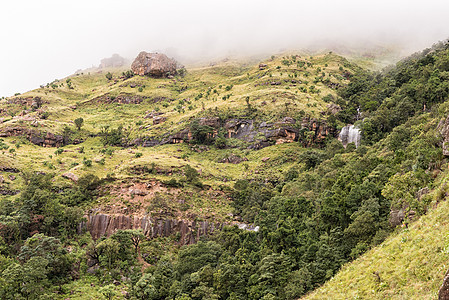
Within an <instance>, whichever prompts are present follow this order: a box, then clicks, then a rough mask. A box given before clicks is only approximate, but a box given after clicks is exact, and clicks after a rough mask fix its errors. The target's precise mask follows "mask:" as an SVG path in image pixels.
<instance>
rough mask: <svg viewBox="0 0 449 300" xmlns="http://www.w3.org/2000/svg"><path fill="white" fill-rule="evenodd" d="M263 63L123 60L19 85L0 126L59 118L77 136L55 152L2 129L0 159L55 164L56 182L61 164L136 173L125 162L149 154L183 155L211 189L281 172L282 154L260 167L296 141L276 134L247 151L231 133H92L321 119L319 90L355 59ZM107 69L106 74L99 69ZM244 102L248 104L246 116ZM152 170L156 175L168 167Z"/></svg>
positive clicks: (161, 161)
mask: <svg viewBox="0 0 449 300" xmlns="http://www.w3.org/2000/svg"><path fill="white" fill-rule="evenodd" d="M263 63H265V64H266V66H265V67H263V70H260V69H259V66H258V65H250V66H243V65H242V64H241V63H237V62H235V61H224V62H220V63H218V64H217V65H214V66H209V67H202V68H196V69H189V70H188V72H187V75H186V76H185V77H179V76H178V77H175V78H172V79H167V78H159V79H157V78H150V77H141V76H132V77H131V78H126V77H124V76H123V74H122V73H123V72H124V71H126V70H122V69H120V70H116V69H107V70H96V69H91V70H87V71H85V72H80V73H77V74H74V75H72V76H69V77H67V78H64V79H61V80H56V81H54V82H52V83H48V84H47V85H43V86H42V87H41V88H39V89H36V90H33V91H31V92H28V93H26V94H23V95H20V96H17V97H11V98H7V99H3V100H1V101H0V107H2V123H1V124H0V131H1V130H2V129H3V130H5V129H8V128H17V127H18V128H24V129H30V130H35V131H39V132H44V133H45V132H51V133H54V134H60V135H62V134H64V128H66V130H67V131H69V132H70V134H71V135H72V139H79V140H82V141H84V142H83V143H81V144H78V145H67V146H64V147H62V148H60V149H61V150H58V151H59V152H58V151H56V149H55V148H43V147H39V146H36V145H33V144H32V143H30V142H29V141H27V139H26V137H25V136H17V137H7V138H3V144H4V145H5V147H4V148H5V149H4V150H3V151H2V155H3V156H4V158H5V159H4V160H2V161H3V162H4V164H6V162H7V161H14V164H16V165H18V166H20V168H18V169H20V171H22V172H24V171H25V172H32V171H34V170H41V171H44V172H54V173H56V175H58V176H56V177H55V180H56V181H57V182H59V183H60V184H61V185H64V184H67V183H69V182H70V181H69V180H67V179H64V178H62V177H60V175H61V174H63V173H66V172H70V173H74V174H75V175H77V176H82V175H83V174H94V175H96V176H98V177H100V178H104V177H106V176H107V175H108V174H109V175H110V176H114V177H115V178H117V179H121V180H131V179H132V178H134V177H135V175H134V174H132V172H131V170H132V168H133V167H136V166H150V165H151V164H154V165H155V167H157V168H159V169H161V170H167V171H169V170H174V169H179V168H181V167H183V166H185V165H186V164H189V165H191V166H192V167H194V168H196V169H197V170H201V177H202V178H203V180H204V183H205V184H207V185H210V186H212V187H213V188H215V189H216V188H218V187H219V186H221V185H225V186H230V185H231V184H232V183H233V182H235V181H236V180H238V179H244V178H247V177H248V176H250V174H253V175H254V172H257V173H259V172H260V173H259V176H260V177H264V176H275V177H276V176H278V177H279V176H282V174H283V173H284V172H286V170H287V169H289V168H290V167H291V164H292V163H291V162H286V163H283V164H280V165H278V166H276V168H269V169H267V168H266V165H267V164H266V163H264V162H262V161H261V158H263V157H270V158H271V159H272V160H274V161H275V160H277V158H280V157H282V156H284V153H286V152H292V151H302V149H301V147H300V146H299V145H297V144H289V145H287V144H285V145H279V146H276V147H268V148H266V149H263V150H261V151H258V152H252V151H249V150H245V148H246V146H247V145H246V144H245V143H242V142H240V141H238V140H234V141H231V143H235V145H234V146H233V147H232V148H230V149H222V150H220V149H212V151H206V152H203V153H198V152H199V151H195V150H194V149H193V148H192V147H189V146H187V145H181V144H180V145H164V146H157V147H140V146H135V147H132V149H125V148H122V147H116V146H110V147H105V146H104V145H103V143H102V142H101V140H100V138H99V137H95V136H96V135H98V134H99V132H101V130H102V129H104V128H110V129H116V128H118V127H119V126H122V127H123V131H124V132H125V134H126V137H127V139H129V140H133V139H136V138H141V137H161V136H163V135H167V134H173V133H176V132H178V131H180V130H182V129H185V128H188V126H189V124H190V122H191V120H192V119H195V118H198V117H211V116H218V117H220V118H247V119H248V118H250V119H255V120H257V122H264V121H265V122H273V121H278V120H281V119H282V118H284V117H287V116H288V117H293V118H298V116H309V117H317V118H324V119H325V118H326V115H324V116H321V114H320V113H321V112H325V111H326V110H327V107H326V106H327V104H328V103H326V102H325V101H323V97H325V96H327V97H328V99H337V95H336V90H335V86H334V85H332V84H336V85H344V84H346V83H347V82H348V81H347V79H345V78H344V76H349V75H350V74H352V73H353V72H354V71H355V70H356V69H357V67H355V66H354V65H351V64H350V63H349V62H347V61H346V60H345V59H344V58H342V57H339V56H337V55H333V54H327V55H319V56H315V57H312V56H307V57H301V56H299V55H291V56H288V57H286V56H285V57H272V58H271V59H268V60H267V61H265V62H263ZM109 72H110V73H111V74H112V79H111V80H108V79H107V78H106V76H105V75H106V74H107V73H109ZM292 82H293V83H292ZM36 97H40V98H41V99H42V106H41V107H39V108H38V109H34V108H32V107H31V102H32V100H28V102H26V99H34V98H36ZM120 97H123V98H126V97H128V98H132V99H138V101H137V102H136V103H130V104H126V103H118V102H117V101H114V100H116V99H119V98H120ZM327 101H329V100H327ZM248 106H250V107H251V108H252V110H251V114H252V115H251V116H249V115H248ZM150 113H153V114H155V115H159V114H160V115H161V116H162V117H163V118H166V120H165V122H162V123H161V124H157V125H154V124H153V118H152V117H146V116H147V115H149V114H150ZM77 118H83V120H84V122H83V125H82V127H81V130H77V129H76V128H75V125H74V120H75V119H77ZM341 125H343V124H341ZM341 125H340V126H341ZM11 149H13V150H11ZM80 152H81V153H80ZM230 154H234V155H238V156H241V157H245V158H247V159H248V161H247V162H246V163H244V164H223V163H219V161H220V160H221V159H223V158H226V157H227V156H229V155H230ZM86 161H87V163H86ZM89 161H91V163H89ZM159 173H160V172H159ZM177 173H178V174H177ZM267 174H272V175H267ZM1 175H3V177H4V178H5V179H6V180H5V181H6V183H7V184H8V186H9V187H10V188H11V189H21V188H22V187H23V182H22V181H21V179H20V178H17V180H14V181H9V180H8V176H9V175H10V174H9V173H7V172H3V173H1ZM173 175H174V176H178V177H179V176H181V175H182V174H179V172H175V173H174V174H173ZM151 177H152V178H155V179H156V180H159V181H163V180H167V179H168V178H169V177H171V175H170V176H166V175H163V174H162V175H161V174H155V175H151ZM224 178H225V180H223V179H224Z"/></svg>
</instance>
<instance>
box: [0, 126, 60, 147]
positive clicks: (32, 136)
mask: <svg viewBox="0 0 449 300" xmlns="http://www.w3.org/2000/svg"><path fill="white" fill-rule="evenodd" d="M10 136H25V137H26V138H27V139H28V140H29V141H30V142H31V143H33V144H35V145H38V146H42V147H61V146H64V144H65V143H64V138H63V136H62V135H56V134H53V133H51V132H39V131H37V130H32V129H28V128H24V127H20V126H12V127H4V128H1V129H0V137H10Z"/></svg>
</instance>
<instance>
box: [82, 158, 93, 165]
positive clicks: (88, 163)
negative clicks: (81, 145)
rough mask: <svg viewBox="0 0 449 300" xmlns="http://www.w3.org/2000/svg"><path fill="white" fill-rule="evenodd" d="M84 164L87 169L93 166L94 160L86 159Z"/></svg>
mask: <svg viewBox="0 0 449 300" xmlns="http://www.w3.org/2000/svg"><path fill="white" fill-rule="evenodd" d="M83 164H84V165H85V166H86V167H91V166H92V160H90V159H86V158H84V159H83Z"/></svg>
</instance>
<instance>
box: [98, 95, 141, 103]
mask: <svg viewBox="0 0 449 300" xmlns="http://www.w3.org/2000/svg"><path fill="white" fill-rule="evenodd" d="M145 99H146V97H141V96H139V95H134V94H127V93H120V94H119V95H117V96H114V95H110V94H104V95H101V96H98V97H96V98H94V99H92V100H91V101H90V102H92V103H105V104H111V103H120V104H140V103H142V101H143V100H145Z"/></svg>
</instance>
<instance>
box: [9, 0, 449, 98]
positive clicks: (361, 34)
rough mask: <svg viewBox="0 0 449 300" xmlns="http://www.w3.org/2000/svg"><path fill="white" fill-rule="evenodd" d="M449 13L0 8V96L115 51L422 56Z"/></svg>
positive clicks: (322, 3) (132, 1) (447, 25)
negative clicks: (387, 50) (367, 50)
mask: <svg viewBox="0 0 449 300" xmlns="http://www.w3.org/2000/svg"><path fill="white" fill-rule="evenodd" d="M448 13H449V1H447V0H446V1H444V0H438V1H437V0H427V1H414V0H409V1H405V0H388V1H386V0H377V1H372V0H365V1H361V0H314V1H312V0H309V1H302V0H297V1H293V0H276V1H273V0H271V1H266V0H238V1H237V0H236V1H235V0H226V1H221V0H165V1H161V0H159V1H153V0H127V1H117V0H107V1H105V0H88V1H87V0H76V1H64V0H39V1H36V0H1V1H0V97H2V96H11V95H13V94H15V93H23V92H26V91H29V90H31V89H34V88H38V87H39V85H41V84H46V83H48V82H51V81H53V80H54V79H59V78H64V77H66V76H68V75H70V74H73V73H74V72H75V71H76V70H79V69H85V68H89V67H92V66H98V65H99V63H100V60H101V59H102V58H105V57H110V56H111V55H112V54H114V53H118V54H120V55H122V56H124V57H126V58H129V59H131V60H132V59H133V58H134V57H136V56H137V54H138V53H139V52H140V51H160V52H164V51H165V52H168V53H169V54H171V55H172V56H173V55H174V56H176V57H178V58H179V59H183V60H186V61H190V60H192V59H199V60H204V59H213V58H217V57H222V56H223V55H253V54H260V53H270V52H272V53H275V52H277V51H279V50H280V49H298V48H302V47H305V46H307V45H310V44H312V43H314V42H320V41H332V42H338V43H360V44H362V45H363V44H364V43H373V44H396V45H400V46H402V47H404V49H407V50H410V51H412V50H419V49H421V48H425V47H430V46H431V45H432V44H433V43H435V42H437V41H438V40H443V39H447V38H448V37H449V18H448V17H447V15H448ZM181 63H183V61H181Z"/></svg>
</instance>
